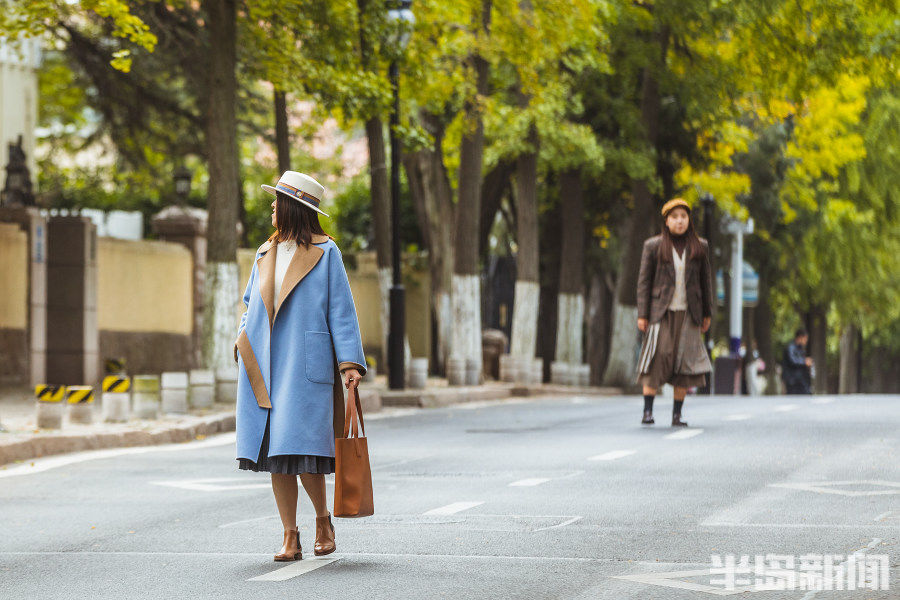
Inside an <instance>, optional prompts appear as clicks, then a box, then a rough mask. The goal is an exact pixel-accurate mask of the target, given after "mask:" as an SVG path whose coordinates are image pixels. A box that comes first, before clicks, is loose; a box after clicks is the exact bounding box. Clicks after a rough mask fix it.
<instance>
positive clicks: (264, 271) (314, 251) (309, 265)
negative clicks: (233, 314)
mask: <svg viewBox="0 0 900 600" xmlns="http://www.w3.org/2000/svg"><path fill="white" fill-rule="evenodd" d="M328 239H329V236H328V235H323V234H313V236H312V244H310V245H309V247H306V246H304V245H303V244H299V245H298V246H297V250H296V251H295V252H294V256H293V257H292V258H291V262H290V264H289V265H288V268H287V272H286V273H285V275H284V281H282V282H281V293H280V294H279V297H278V300H277V301H276V300H275V255H276V253H277V252H278V247H277V244H276V243H275V242H274V241H273V240H269V241H267V242H266V243H265V244H263V245H262V246H260V247H259V250H258V252H263V253H264V254H263V255H262V256H260V257H259V258H258V259H257V265H258V270H259V293H260V295H261V296H262V300H263V304H265V306H266V312H267V313H268V315H269V330H271V329H272V325H273V324H274V322H275V317H276V316H277V315H278V310H279V309H280V308H281V306H282V304H283V303H284V300H285V299H286V298H287V297H288V295H289V294H290V293H291V291H292V290H293V289H294V288H295V287H296V286H297V284H298V283H300V281H301V280H302V279H303V278H304V277H306V275H307V274H308V273H309V272H310V271H312V269H313V267H315V266H316V264H318V262H319V259H320V258H322V255H324V254H325V251H324V250H322V249H321V248H319V247H318V246H315V245H314V244H321V243H322V242H325V241H327V240H328Z"/></svg>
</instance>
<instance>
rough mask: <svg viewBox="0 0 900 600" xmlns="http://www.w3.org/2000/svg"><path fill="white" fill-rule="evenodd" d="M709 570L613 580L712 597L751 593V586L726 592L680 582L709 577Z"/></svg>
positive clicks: (697, 584)
mask: <svg viewBox="0 0 900 600" xmlns="http://www.w3.org/2000/svg"><path fill="white" fill-rule="evenodd" d="M709 576H710V569H708V568H707V569H693V570H690V571H670V572H668V573H640V574H636V575H615V576H613V579H624V580H625V581H634V582H635V583H645V584H649V585H658V586H660V587H669V588H676V589H681V590H692V591H695V592H706V593H707V594H713V595H714V596H731V595H734V594H743V593H744V592H753V591H754V588H753V586H741V587H735V588H734V589H733V590H727V589H725V588H724V587H713V586H711V585H705V584H702V583H692V582H690V581H680V578H684V577H709Z"/></svg>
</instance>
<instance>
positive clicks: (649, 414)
mask: <svg viewBox="0 0 900 600" xmlns="http://www.w3.org/2000/svg"><path fill="white" fill-rule="evenodd" d="M654 423H656V421H654V420H653V411H652V410H645V411H644V418H643V419H641V425H653V424H654Z"/></svg>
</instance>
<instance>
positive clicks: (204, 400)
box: [188, 369, 216, 408]
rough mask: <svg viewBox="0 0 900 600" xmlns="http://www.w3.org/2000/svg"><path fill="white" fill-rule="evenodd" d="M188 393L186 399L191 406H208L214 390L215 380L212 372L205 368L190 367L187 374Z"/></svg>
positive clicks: (211, 403) (211, 400)
mask: <svg viewBox="0 0 900 600" xmlns="http://www.w3.org/2000/svg"><path fill="white" fill-rule="evenodd" d="M189 382H190V394H189V395H188V400H189V404H190V407H191V408H209V407H210V406H212V405H213V399H214V398H215V392H216V380H215V377H213V372H212V371H209V370H206V369H191V372H190V375H189Z"/></svg>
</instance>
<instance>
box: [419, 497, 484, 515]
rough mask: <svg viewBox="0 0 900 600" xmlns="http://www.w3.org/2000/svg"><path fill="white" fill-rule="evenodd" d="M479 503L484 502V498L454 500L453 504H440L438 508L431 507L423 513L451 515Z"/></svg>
mask: <svg viewBox="0 0 900 600" xmlns="http://www.w3.org/2000/svg"><path fill="white" fill-rule="evenodd" d="M479 504H484V500H479V501H477V502H454V503H453V504H448V505H447V506H441V507H440V508H432V509H431V510H429V511H425V512H423V513H422V514H423V515H452V514H456V513H458V512H462V511H464V510H468V509H470V508H474V507H476V506H478V505H479Z"/></svg>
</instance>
